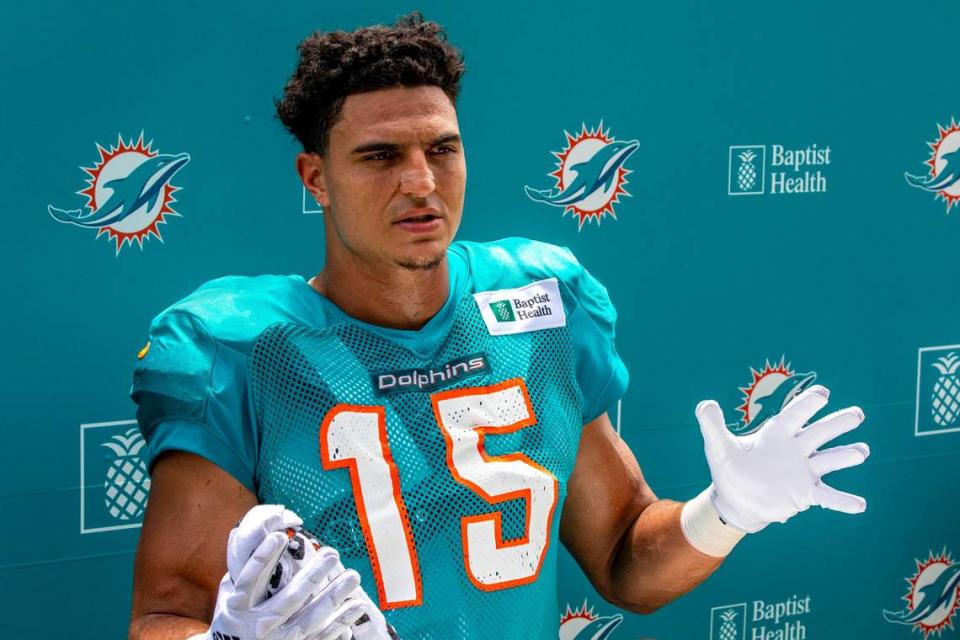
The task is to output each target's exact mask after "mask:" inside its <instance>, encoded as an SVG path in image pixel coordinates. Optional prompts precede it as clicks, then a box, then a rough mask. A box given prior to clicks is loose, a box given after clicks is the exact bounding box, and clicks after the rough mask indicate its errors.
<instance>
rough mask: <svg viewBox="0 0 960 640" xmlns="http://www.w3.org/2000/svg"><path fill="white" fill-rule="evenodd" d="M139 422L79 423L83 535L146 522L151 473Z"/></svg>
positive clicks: (81, 531)
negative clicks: (141, 453) (145, 461)
mask: <svg viewBox="0 0 960 640" xmlns="http://www.w3.org/2000/svg"><path fill="white" fill-rule="evenodd" d="M136 425H137V422H136V420H120V421H117V422H97V423H92V424H82V425H80V533H101V532H104V531H117V530H119V529H133V528H135V527H139V526H141V525H142V524H143V514H144V511H145V510H146V508H147V497H148V495H149V493H150V476H149V475H147V466H146V464H145V463H144V461H143V459H142V458H141V457H140V451H141V450H142V449H143V447H144V445H145V444H146V443H145V442H144V440H143V436H141V435H140V430H139V429H138V428H137V426H136Z"/></svg>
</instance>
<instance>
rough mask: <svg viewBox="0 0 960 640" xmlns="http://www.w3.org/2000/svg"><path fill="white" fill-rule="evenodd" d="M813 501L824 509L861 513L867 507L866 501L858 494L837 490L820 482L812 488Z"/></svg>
mask: <svg viewBox="0 0 960 640" xmlns="http://www.w3.org/2000/svg"><path fill="white" fill-rule="evenodd" d="M813 502H814V504H818V505H820V506H821V507H823V508H824V509H833V510H834V511H841V512H843V513H863V512H864V511H866V509H867V501H866V500H864V499H863V498H861V497H860V496H855V495H853V494H852V493H845V492H843V491H837V490H836V489H834V488H833V487H831V486H828V485H826V484H823V483H822V482H818V483H817V485H816V486H815V487H814V489H813Z"/></svg>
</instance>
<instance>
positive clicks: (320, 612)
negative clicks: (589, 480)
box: [200, 505, 367, 640]
mask: <svg viewBox="0 0 960 640" xmlns="http://www.w3.org/2000/svg"><path fill="white" fill-rule="evenodd" d="M301 524H302V521H301V520H300V518H299V517H297V515H296V514H294V513H293V512H292V511H289V510H286V509H284V508H283V507H282V506H279V505H259V506H257V507H254V508H253V509H251V510H250V511H249V512H248V513H247V515H246V516H244V518H243V520H242V521H241V522H240V524H239V525H237V527H236V528H234V529H233V530H232V531H231V532H230V539H229V541H228V544H227V569H228V571H227V573H226V575H224V577H223V580H221V582H220V589H219V591H218V592H217V604H216V608H215V610H214V615H213V621H212V622H211V624H210V630H209V631H208V632H207V633H206V634H203V635H201V636H200V637H201V638H205V639H209V640H307V639H309V640H333V639H334V638H338V639H339V638H343V639H347V638H350V637H351V635H350V634H351V632H350V630H349V625H350V624H351V622H352V621H356V620H357V619H358V618H360V617H363V616H364V615H365V614H366V613H367V612H366V610H365V606H364V603H363V602H362V601H360V600H359V599H358V598H357V594H358V592H359V593H362V590H361V589H360V588H359V584H360V577H359V575H358V574H357V573H356V572H355V571H350V570H346V571H345V570H344V568H343V565H342V564H340V558H339V555H338V554H337V552H336V550H335V549H332V548H330V547H319V546H318V547H317V548H313V547H311V550H312V553H310V554H309V557H308V558H305V562H303V563H302V564H301V565H300V566H298V567H297V571H296V572H295V573H294V574H293V575H288V576H287V579H286V580H284V584H283V586H282V588H280V589H279V590H276V591H274V590H272V589H271V582H274V583H277V582H278V581H279V579H280V575H279V571H278V569H279V567H280V559H281V557H283V556H284V554H285V552H287V551H288V549H289V548H290V541H291V539H292V537H293V535H292V534H293V532H294V531H295V529H294V528H295V527H299V526H300V525H301Z"/></svg>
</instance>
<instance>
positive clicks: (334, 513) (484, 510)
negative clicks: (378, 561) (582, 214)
mask: <svg viewBox="0 0 960 640" xmlns="http://www.w3.org/2000/svg"><path fill="white" fill-rule="evenodd" d="M450 326H451V328H450V331H449V333H448V334H447V335H446V336H445V337H444V338H443V339H442V340H441V341H440V342H439V343H438V346H437V349H436V352H435V353H434V354H433V356H432V357H429V358H424V357H421V356H418V355H416V354H415V353H414V352H412V351H410V350H408V349H406V348H404V347H401V346H399V345H398V344H396V343H394V342H392V341H390V340H388V339H386V338H385V337H382V336H380V335H377V334H375V333H373V332H371V331H369V330H367V329H366V328H364V327H361V326H358V325H356V324H353V323H349V322H340V323H337V324H333V325H331V326H329V327H326V328H323V329H314V328H310V327H306V326H302V325H300V324H294V323H289V322H283V323H278V324H275V325H272V326H271V327H269V328H268V329H267V330H266V331H265V332H264V333H263V334H262V335H261V336H260V338H259V339H258V340H257V342H256V344H255V345H254V348H253V350H252V352H251V354H250V368H249V375H250V388H251V393H252V397H253V402H254V405H255V407H256V419H257V421H258V423H259V432H260V442H259V456H258V464H257V469H256V473H257V482H258V494H259V498H260V501H261V502H264V503H280V504H285V505H287V506H288V507H289V508H291V509H293V510H294V511H295V512H296V513H298V514H299V515H300V516H301V517H302V518H303V520H304V525H305V527H306V528H308V529H309V530H310V531H311V532H312V533H314V534H315V535H316V536H317V537H318V538H319V539H320V540H321V541H322V542H323V543H325V544H328V545H331V546H333V547H335V548H337V549H338V550H339V551H340V553H341V557H342V559H343V562H344V564H345V565H346V566H348V567H351V568H354V569H356V570H357V571H359V572H360V575H361V577H362V585H363V586H364V587H365V589H366V590H367V592H368V593H370V594H371V597H373V598H374V600H375V601H376V599H377V598H376V595H375V594H376V592H377V589H376V588H375V586H374V585H375V581H374V575H373V570H372V567H371V561H370V556H369V550H368V549H367V547H366V543H365V540H364V536H363V531H362V528H361V524H360V521H359V518H358V515H357V505H356V502H355V496H354V493H353V488H352V485H351V480H350V472H349V470H348V469H345V468H339V469H331V470H328V471H325V470H324V469H323V466H322V463H321V458H320V448H319V447H320V442H319V432H320V425H321V423H322V421H323V419H324V417H325V416H326V415H327V413H328V412H329V411H330V410H331V409H332V408H333V407H334V406H336V405H338V404H341V403H346V404H353V405H368V406H369V405H375V406H382V407H384V408H385V414H386V430H387V440H388V443H389V447H390V450H391V452H392V457H393V460H394V462H395V464H396V468H397V469H398V472H399V480H400V487H401V493H402V498H403V502H404V504H405V506H406V512H407V514H408V519H409V524H410V529H411V531H410V535H411V537H412V539H413V541H414V545H415V553H416V556H417V560H418V563H419V568H420V574H421V578H422V594H421V595H422V604H421V605H420V606H409V607H401V608H394V609H390V610H388V611H385V615H386V616H387V618H388V620H389V621H390V622H391V623H392V624H393V625H394V626H395V627H396V628H397V630H398V631H399V633H400V634H401V636H402V637H403V638H404V639H405V640H410V639H412V638H423V639H434V638H436V639H439V638H445V639H450V638H524V639H530V638H556V634H557V621H558V620H559V611H558V610H557V602H556V589H557V567H556V564H557V548H558V544H559V542H558V533H559V521H560V511H561V506H562V505H563V501H564V498H565V497H566V487H567V479H568V478H569V476H570V473H571V471H572V470H573V464H574V461H575V457H576V452H577V446H578V444H579V439H580V431H581V427H582V425H581V420H582V417H581V411H582V404H583V399H582V397H581V394H580V392H579V390H578V387H577V382H576V377H575V364H574V356H573V344H572V339H571V335H570V333H569V328H568V327H558V328H552V329H545V330H540V331H532V332H528V333H519V334H513V335H504V336H491V335H489V333H488V331H487V329H486V326H485V325H484V323H483V320H482V319H481V316H480V314H479V312H478V310H477V307H476V304H475V303H474V301H473V300H472V297H471V296H470V294H469V293H467V294H464V295H463V296H462V297H461V299H460V300H458V301H457V304H456V312H455V316H454V320H453V322H452V323H451V325H450ZM476 353H483V354H485V355H486V357H487V359H488V363H489V365H490V370H489V371H486V372H483V373H481V374H478V375H474V376H473V377H469V378H465V379H454V380H452V381H449V384H447V385H446V386H443V387H441V388H440V389H436V390H432V391H431V392H426V391H420V390H412V391H400V392H394V393H392V394H389V395H377V394H376V392H375V390H374V387H373V383H372V380H371V374H372V373H373V372H382V371H391V370H404V369H421V370H422V369H430V368H432V369H436V368H441V367H442V366H443V365H445V364H446V363H448V362H450V361H451V360H455V359H457V358H461V357H463V356H467V355H471V354H476ZM512 378H522V379H523V380H524V382H525V384H526V387H527V389H528V391H529V395H530V400H531V405H532V408H533V411H534V414H535V417H536V424H533V425H531V426H528V427H525V428H521V429H518V430H515V431H513V432H511V433H504V434H488V435H487V436H486V445H485V450H486V453H487V454H488V455H490V456H498V455H506V454H510V453H515V452H522V453H523V454H524V455H526V456H527V457H528V458H529V459H531V460H532V461H534V462H535V463H537V464H539V465H541V466H542V467H544V468H545V469H547V470H549V471H550V473H552V474H553V475H554V476H555V477H556V479H557V481H558V495H557V503H556V508H555V509H554V511H553V517H552V523H551V526H550V531H549V537H548V547H547V551H546V554H545V558H544V560H543V564H542V567H541V569H540V573H539V574H538V577H537V579H536V580H535V581H533V582H531V583H528V584H524V585H521V586H514V587H510V588H505V589H500V590H493V591H487V590H481V589H479V588H477V587H476V586H474V584H472V582H471V580H470V579H469V578H468V575H467V570H466V568H465V566H464V551H463V543H462V542H461V518H463V517H464V516H470V515H478V514H489V513H494V512H496V511H500V512H501V513H502V514H503V537H504V538H505V539H506V540H514V539H517V538H519V537H522V536H523V535H524V533H525V531H524V529H525V501H524V500H523V499H511V500H507V501H504V502H500V503H497V504H490V503H488V502H486V501H485V500H484V499H483V498H481V497H480V496H479V495H478V494H477V493H475V492H474V491H472V490H471V489H469V488H468V487H466V486H464V485H463V484H460V483H458V482H457V481H456V480H455V479H454V478H453V476H452V473H451V470H450V469H449V468H448V467H447V462H446V459H447V458H446V456H447V450H446V447H447V445H446V443H445V441H444V438H443V434H442V431H441V429H440V428H439V426H438V425H437V421H436V418H435V417H434V414H433V407H432V405H431V398H430V396H431V393H436V392H437V391H441V390H447V389H456V388H462V387H475V386H485V385H491V384H495V383H498V382H501V381H505V380H508V379H512Z"/></svg>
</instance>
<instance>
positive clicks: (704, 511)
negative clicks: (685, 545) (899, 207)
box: [680, 485, 747, 558]
mask: <svg viewBox="0 0 960 640" xmlns="http://www.w3.org/2000/svg"><path fill="white" fill-rule="evenodd" d="M712 491H713V485H711V486H709V487H707V488H706V489H704V490H703V491H702V492H700V494H699V495H697V497H695V498H693V499H692V500H690V501H689V502H687V503H686V504H684V505H683V509H682V510H681V511H680V527H681V528H682V529H683V535H684V536H686V538H687V542H689V543H690V546H692V547H693V548H694V549H696V550H697V551H699V552H700V553H705V554H707V555H708V556H714V557H716V558H723V557H726V556H727V555H728V554H729V553H730V551H732V550H733V547H734V546H736V544H737V543H738V542H740V540H741V539H742V538H743V537H744V536H745V535H747V534H746V532H744V531H741V530H740V529H737V528H736V527H734V526H731V525H729V524H724V522H723V520H721V519H720V515H719V514H718V513H717V510H716V509H715V508H714V506H713V501H712V500H711V499H710V493H711V492H712Z"/></svg>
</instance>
